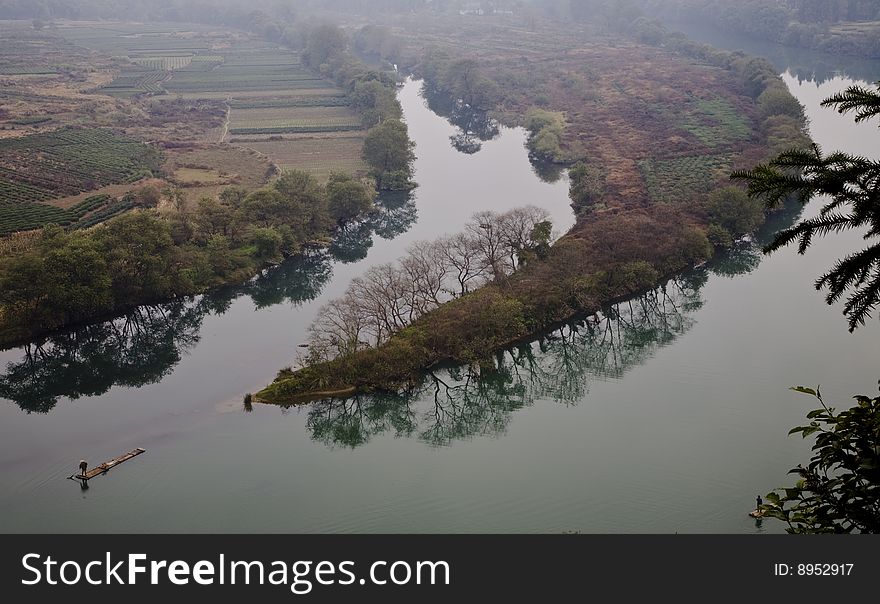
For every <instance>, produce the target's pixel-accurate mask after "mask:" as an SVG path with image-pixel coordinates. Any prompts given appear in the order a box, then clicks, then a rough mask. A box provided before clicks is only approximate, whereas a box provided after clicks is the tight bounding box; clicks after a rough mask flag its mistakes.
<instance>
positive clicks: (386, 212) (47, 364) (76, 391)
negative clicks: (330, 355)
mask: <svg viewBox="0 0 880 604" xmlns="http://www.w3.org/2000/svg"><path fill="white" fill-rule="evenodd" d="M376 207H377V210H378V211H377V212H376V213H374V214H372V215H370V216H369V217H368V218H367V219H366V220H364V221H363V222H362V223H361V224H359V225H356V226H355V227H353V228H356V229H361V232H362V236H361V237H359V238H358V240H357V241H358V243H354V242H353V241H349V240H347V239H346V237H347V234H346V233H344V232H341V233H339V237H338V238H339V239H344V240H346V241H347V243H346V244H345V245H344V246H341V245H339V244H338V243H337V242H334V243H333V245H331V246H330V248H329V249H320V248H313V249H309V250H307V251H306V252H305V253H303V254H300V255H298V256H295V257H292V258H288V259H287V260H285V261H284V262H283V263H281V264H280V265H278V266H276V267H272V268H271V269H267V270H265V271H263V272H262V273H261V274H260V275H258V276H257V277H255V278H254V279H251V280H250V281H248V282H247V283H245V284H242V285H240V286H235V287H225V288H221V289H218V290H216V291H214V292H212V293H211V294H208V295H204V296H197V297H195V298H193V299H189V300H178V301H174V302H171V303H168V304H162V305H155V306H142V307H139V308H136V309H134V310H133V311H131V312H129V313H128V314H126V315H124V316H122V317H118V318H116V319H113V320H111V321H104V322H101V323H95V324H91V325H86V326H83V327H80V328H77V329H73V330H70V331H66V332H63V333H59V334H56V335H53V336H51V337H49V338H45V339H42V340H40V341H38V342H33V343H30V344H28V345H26V346H24V347H23V348H22V349H21V350H22V358H21V359H20V360H19V361H15V362H11V363H8V364H7V366H6V373H5V374H3V375H0V398H4V399H8V400H11V401H13V402H15V403H16V404H17V405H18V406H19V407H21V408H22V409H23V410H25V411H27V412H29V413H31V412H35V413H48V412H49V411H51V410H52V409H53V408H54V407H55V405H56V404H57V403H58V399H60V398H65V397H66V398H69V399H74V400H75V399H78V398H80V397H84V396H98V395H101V394H104V393H106V392H107V391H109V390H110V388H112V387H113V386H115V385H120V386H130V387H139V386H145V385H147V384H152V383H156V382H158V381H160V380H161V379H162V378H163V377H165V376H166V375H168V374H169V373H170V372H171V371H172V370H173V368H174V367H175V366H176V365H177V364H178V363H179V362H180V359H181V358H182V356H183V354H184V353H185V352H186V351H187V350H189V349H191V348H192V347H193V346H195V345H196V344H197V343H198V341H199V332H200V330H201V326H202V321H203V320H204V319H205V317H206V316H208V315H222V314H223V313H225V312H226V311H227V310H228V309H229V307H230V306H231V304H232V302H233V301H234V300H236V299H238V298H240V297H242V296H249V297H250V298H251V299H252V300H253V302H254V304H255V305H256V307H257V308H265V307H268V306H272V305H274V304H281V303H284V302H287V303H290V304H293V305H299V304H303V303H305V302H308V301H310V300H314V299H315V298H317V297H318V296H319V295H320V294H321V291H322V290H323V288H324V286H325V285H326V284H327V282H328V281H329V280H330V277H331V276H332V274H333V262H334V261H345V260H346V259H347V258H351V257H355V256H358V257H363V256H365V255H366V253H367V249H369V246H370V245H371V244H372V236H373V234H374V233H375V234H377V235H379V236H380V237H383V238H389V239H390V238H393V237H396V236H397V235H399V234H400V233H403V232H405V231H406V230H407V229H408V228H409V227H410V226H411V225H412V224H413V222H415V218H416V211H415V203H414V200H413V199H412V196H411V195H409V194H397V195H392V196H382V197H380V198H379V199H377V202H376ZM358 246H359V247H358ZM341 249H344V250H345V253H344V254H343V253H342V252H339V254H338V255H337V254H336V253H335V252H336V251H338V250H341Z"/></svg>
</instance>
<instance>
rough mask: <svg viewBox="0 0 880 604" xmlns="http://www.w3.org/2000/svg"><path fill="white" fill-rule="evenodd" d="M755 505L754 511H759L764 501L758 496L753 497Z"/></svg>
mask: <svg viewBox="0 0 880 604" xmlns="http://www.w3.org/2000/svg"><path fill="white" fill-rule="evenodd" d="M755 504H756V505H755V509H756V510H760V509H761V506H762V505H764V500H763V499H761V496H760V495H758V496H757V497H755Z"/></svg>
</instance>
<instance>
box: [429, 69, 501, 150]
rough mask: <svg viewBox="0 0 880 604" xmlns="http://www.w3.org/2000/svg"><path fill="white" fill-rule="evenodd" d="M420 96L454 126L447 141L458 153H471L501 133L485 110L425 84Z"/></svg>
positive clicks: (430, 107)
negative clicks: (476, 108)
mask: <svg viewBox="0 0 880 604" xmlns="http://www.w3.org/2000/svg"><path fill="white" fill-rule="evenodd" d="M422 97H423V98H424V99H425V101H426V102H427V103H428V109H430V110H431V111H433V112H434V113H436V114H437V115H439V116H441V117H444V118H446V121H448V122H449V123H450V124H451V125H453V126H455V129H456V130H455V134H453V135H452V136H450V137H449V142H450V143H451V144H452V146H453V148H454V149H455V150H456V151H458V152H460V153H465V154H467V155H473V154H474V153H477V152H478V151H479V150H480V149H482V148H483V143H484V142H485V141H490V140H492V139H494V138H495V137H497V136H498V135H499V134H500V133H501V129H500V127H499V125H498V122H497V121H495V120H494V119H492V118H491V117H489V113H488V112H486V111H475V110H474V109H472V108H471V107H468V106H467V105H464V104H462V103H461V102H458V101H456V100H454V99H452V98H451V97H449V96H448V95H446V94H443V93H440V92H437V91H436V90H434V89H433V88H431V87H430V86H427V85H422Z"/></svg>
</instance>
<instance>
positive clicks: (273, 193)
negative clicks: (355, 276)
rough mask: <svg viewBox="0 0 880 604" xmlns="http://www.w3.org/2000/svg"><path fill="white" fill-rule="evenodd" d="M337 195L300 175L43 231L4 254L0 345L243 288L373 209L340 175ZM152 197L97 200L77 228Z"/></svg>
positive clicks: (84, 206) (85, 205)
mask: <svg viewBox="0 0 880 604" xmlns="http://www.w3.org/2000/svg"><path fill="white" fill-rule="evenodd" d="M330 188H331V189H333V191H332V193H328V190H327V188H325V187H323V186H321V184H320V183H318V182H317V181H316V180H315V178H314V177H313V176H311V175H310V174H308V173H305V172H298V171H293V172H287V173H285V174H283V175H282V176H281V177H280V178H278V179H277V180H276V181H275V182H274V183H273V184H272V186H271V187H270V188H266V189H262V190H258V191H255V192H253V193H250V194H247V193H246V192H245V191H244V190H242V189H241V188H240V187H230V188H229V189H227V190H225V191H224V192H223V193H222V194H221V195H220V196H219V198H218V199H213V198H205V199H202V200H201V201H200V202H199V204H198V206H197V208H196V209H195V210H194V211H193V210H189V211H185V210H184V209H183V208H181V209H179V210H178V211H176V212H174V213H172V214H170V215H167V216H165V215H160V214H159V213H157V212H156V211H153V210H143V211H134V212H128V213H126V214H124V215H122V216H119V217H117V218H115V219H113V220H109V221H107V222H106V223H105V224H103V225H101V226H100V227H99V228H96V229H93V230H89V231H72V232H65V231H63V230H62V229H61V228H59V227H55V226H50V227H46V228H45V229H44V230H43V233H42V236H41V237H40V240H39V244H38V245H36V246H35V247H34V248H33V249H31V250H29V251H27V252H25V253H22V254H19V255H17V256H15V257H9V258H4V257H0V334H2V335H0V341H5V340H6V339H7V338H8V339H16V340H18V339H22V338H26V337H28V336H29V335H36V334H40V333H44V332H46V331H49V330H52V329H56V328H58V327H61V326H64V325H69V324H71V323H77V322H81V321H85V320H88V319H91V318H94V317H97V316H101V315H103V314H107V313H111V312H114V311H118V310H121V309H125V308H129V307H132V306H136V305H140V304H147V303H152V302H157V301H160V300H165V299H168V298H176V297H179V296H183V295H189V294H194V293H197V292H201V291H204V290H206V289H208V288H210V287H214V286H217V285H221V284H224V283H231V282H238V281H242V280H244V279H246V278H247V277H249V276H251V275H253V274H254V273H255V272H256V271H257V270H259V269H260V268H261V267H262V266H264V264H265V263H266V262H271V261H274V260H276V259H277V258H279V257H280V255H281V254H282V253H292V252H296V251H299V250H300V249H301V248H302V246H303V245H304V244H305V243H306V242H308V241H310V240H314V239H317V238H323V237H326V236H327V235H328V234H329V232H330V230H331V229H332V228H334V225H336V224H339V223H344V222H346V221H349V220H353V219H356V218H358V217H359V216H360V215H361V212H363V211H366V210H368V209H369V207H370V206H371V195H370V192H369V190H368V189H367V187H365V186H364V185H363V184H362V183H360V182H357V181H353V180H351V179H349V178H348V177H343V176H336V177H334V178H333V179H331V187H330ZM153 198H154V191H152V190H150V189H149V188H144V189H140V190H138V191H135V192H133V193H131V194H129V195H128V196H126V197H125V198H123V200H122V201H121V202H120V203H117V204H113V203H111V202H112V199H111V198H109V197H106V196H96V197H92V198H89V199H86V200H84V201H83V202H80V204H77V205H75V206H73V207H72V208H71V209H69V210H67V212H68V213H69V214H70V215H71V216H76V215H84V216H86V218H85V219H84V220H82V221H80V222H77V223H76V225H77V226H83V225H86V224H88V223H89V221H92V220H103V219H104V217H105V214H106V213H109V212H114V211H116V210H117V208H119V207H123V208H126V209H128V208H134V207H135V206H144V205H147V204H149V203H151V200H152V199H153ZM328 199H330V200H332V201H333V202H334V203H333V204H330V203H329V202H328ZM365 201H366V203H364V202H365ZM45 207H49V206H45ZM331 207H332V208H333V211H332V213H331Z"/></svg>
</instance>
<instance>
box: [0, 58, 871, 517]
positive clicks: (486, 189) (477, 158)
mask: <svg viewBox="0 0 880 604" xmlns="http://www.w3.org/2000/svg"><path fill="white" fill-rule="evenodd" d="M785 67H787V66H786V65H780V70H781V71H782V70H784V69H785ZM871 69H873V70H874V71H872V72H870V73H865V72H860V75H861V77H866V78H873V79H880V66H878V65H876V64H874V65H873V66H871ZM839 71H840V73H838V74H837V75H836V76H834V77H833V78H831V79H821V78H820V79H821V81H820V80H816V79H810V78H804V77H803V75H802V74H801V75H800V77H798V76H797V75H794V74H793V73H791V72H789V73H786V75H785V79H786V83H787V84H788V85H789V87H790V88H791V89H792V92H793V93H794V94H795V95H796V96H797V97H798V98H799V99H800V100H801V102H802V103H804V104H805V105H806V107H807V110H808V114H809V117H810V119H811V123H812V131H813V136H814V138H816V139H817V140H818V141H819V142H820V143H822V144H823V145H824V146H826V147H827V148H832V147H841V148H845V149H848V150H850V151H856V152H860V153H865V154H873V155H877V154H880V135H878V132H877V131H876V129H872V128H870V127H866V126H862V127H856V126H852V125H851V121H850V120H849V119H847V118H841V117H839V116H837V115H836V114H834V113H833V112H830V111H828V110H822V109H820V108H819V107H818V103H819V101H820V100H821V99H822V98H824V97H825V96H827V95H828V94H829V93H831V92H833V91H836V90H839V89H840V88H842V87H844V86H846V85H847V84H849V83H851V82H852V80H851V79H849V77H848V75H847V74H846V72H845V70H843V69H841V70H839ZM400 97H401V101H402V103H403V106H404V111H405V115H406V119H407V122H408V123H409V126H410V132H411V135H412V137H413V139H414V140H415V141H416V144H417V154H418V161H417V163H416V180H417V181H418V182H419V184H420V187H419V188H418V189H417V190H416V191H415V193H414V195H413V196H412V198H411V199H406V198H388V199H385V200H384V201H383V203H384V207H385V211H384V212H383V214H382V215H381V216H379V217H378V218H376V219H375V220H374V221H373V222H372V223H371V224H369V225H364V226H363V227H362V228H360V229H352V231H351V232H350V233H347V234H346V236H345V237H343V238H341V239H340V241H338V242H337V245H336V246H335V247H334V249H333V250H332V252H333V254H330V253H317V252H316V253H315V254H312V255H311V256H309V257H308V258H305V259H298V260H294V261H291V262H288V263H286V264H285V265H284V266H282V267H281V268H280V269H279V270H277V271H274V272H272V273H270V274H268V275H266V276H264V277H262V278H260V279H257V280H255V281H254V282H253V283H250V284H248V285H247V286H244V287H241V288H235V289H232V290H228V291H226V292H221V293H219V294H217V295H213V296H208V297H204V298H202V299H200V300H198V301H196V302H194V303H192V304H188V305H181V306H179V307H174V306H171V307H165V308H162V309H153V310H150V311H147V310H146V309H145V310H144V311H142V312H141V313H140V314H139V315H137V316H132V317H129V318H127V319H124V320H119V321H116V322H115V323H113V324H104V325H98V326H93V327H91V328H88V329H83V330H79V331H78V332H76V333H73V334H70V335H68V336H65V337H62V338H56V339H54V340H52V341H50V342H47V343H46V344H44V345H43V346H41V347H35V346H30V347H27V348H26V349H15V350H9V351H5V352H2V353H0V367H4V368H5V375H3V376H2V377H0V393H2V395H0V396H7V397H8V400H7V399H0V478H2V482H3V485H4V489H3V491H2V492H0V531H3V532H26V531H36V532H88V531H106V532H120V531H137V532H167V531H181V532H184V531H204V532H221V531H242V532H257V531H265V532H380V531H389V532H470V531H502V532H526V531H542V532H560V531H573V530H577V531H582V532H676V531H677V532H756V531H771V532H772V531H780V530H781V526H779V525H778V524H775V523H772V522H765V523H763V526H756V524H755V522H754V521H753V520H751V519H749V518H748V517H747V516H746V515H745V512H747V511H748V509H750V506H751V505H753V501H754V496H755V494H757V493H765V492H767V491H768V490H769V489H772V488H773V487H776V486H779V485H782V484H784V483H786V482H787V481H788V478H787V477H786V475H785V473H786V471H787V470H788V469H789V468H790V467H792V466H793V465H795V464H796V463H798V462H801V461H804V460H806V459H807V457H808V455H809V446H808V443H807V442H802V441H801V440H799V439H794V438H787V437H786V433H787V432H788V430H789V428H790V427H792V426H793V425H796V424H797V423H798V422H800V421H801V418H802V417H803V414H804V413H805V412H806V411H807V410H809V409H811V408H812V405H813V402H812V401H811V400H810V399H808V398H806V397H804V396H802V395H796V394H794V393H791V392H789V391H788V390H787V387H788V386H791V385H795V384H808V385H815V384H817V383H821V384H822V387H823V391H824V392H825V393H826V395H827V397H828V398H829V399H831V400H836V401H840V404H844V402H845V400H846V399H847V397H849V396H850V395H852V394H856V393H859V392H866V393H867V392H871V391H873V390H874V389H875V388H876V385H877V378H878V377H880V371H878V369H880V367H878V359H880V339H878V329H877V326H876V325H875V324H871V325H869V326H868V327H867V328H865V329H862V330H859V331H858V332H857V333H856V334H854V335H851V334H849V333H847V331H846V323H845V320H844V319H843V317H842V316H841V315H840V314H839V311H840V309H839V308H828V307H827V306H825V304H824V302H823V300H822V297H821V296H820V295H819V294H817V293H816V292H815V290H814V289H813V288H812V286H811V283H812V282H813V280H814V278H815V277H816V276H817V275H818V274H819V273H820V272H821V271H822V270H823V269H824V268H826V267H827V266H828V265H829V264H830V263H831V261H832V260H833V259H834V258H835V257H837V256H838V255H840V254H841V253H843V252H845V251H846V250H848V249H851V248H852V247H853V246H854V245H856V244H858V242H859V240H858V238H857V237H856V238H849V239H846V238H840V239H836V240H828V241H820V242H818V243H816V244H815V245H814V249H811V251H810V253H809V254H808V255H807V256H805V257H799V256H797V255H796V254H795V253H794V252H793V251H789V250H786V251H783V252H780V253H778V254H776V255H774V256H772V257H770V258H768V259H762V258H761V257H760V255H759V254H758V253H757V252H756V251H755V250H754V249H749V248H744V249H741V250H738V251H737V252H736V253H735V254H732V255H731V257H729V258H726V259H723V260H721V261H719V262H717V263H715V264H713V265H712V266H711V267H710V268H709V269H708V270H705V271H701V272H694V273H693V274H689V275H685V276H683V277H681V278H680V279H677V280H675V281H673V282H670V283H669V284H667V285H666V287H664V288H661V289H658V290H657V291H655V292H652V293H651V294H649V295H647V296H645V297H643V298H640V299H638V300H634V301H633V302H631V303H627V304H624V305H621V306H620V307H618V308H616V309H610V310H609V311H608V312H606V313H605V314H604V315H602V316H601V317H600V318H598V319H592V320H590V321H588V322H586V323H582V324H580V325H578V326H572V327H568V328H565V329H563V330H561V331H559V332H556V333H554V334H550V335H549V336H548V337H546V338H544V339H542V340H541V341H539V342H535V343H533V344H532V345H531V346H528V347H524V348H522V349H519V350H516V351H512V352H508V353H505V354H504V355H502V357H501V358H500V359H499V363H500V367H501V371H499V373H498V375H495V376H492V377H491V378H487V379H483V380H477V379H474V378H471V379H468V376H467V374H466V373H465V372H461V371H445V372H441V373H438V374H437V375H435V376H431V377H430V378H429V379H428V380H427V381H426V383H425V386H424V389H423V390H422V391H421V392H417V393H412V394H410V395H407V396H399V397H384V398H373V397H362V398H359V399H353V400H348V401H335V402H324V403H320V404H315V405H310V406H306V407H300V408H294V409H289V410H282V409H279V408H275V407H266V406H259V405H257V406H255V407H254V409H253V411H252V412H249V413H246V412H244V410H243V409H242V406H241V396H242V394H243V393H244V392H247V391H254V390H257V389H258V388H260V387H261V386H262V385H264V384H265V383H267V382H268V381H270V380H271V378H272V377H273V375H274V372H275V370H276V369H277V368H278V367H279V366H280V365H282V364H283V363H285V362H291V361H292V360H293V359H294V358H295V357H296V354H297V350H298V348H297V346H298V344H300V343H302V342H303V341H305V330H306V327H307V326H308V324H309V322H310V321H311V320H312V318H313V317H314V316H315V313H316V312H317V310H318V308H319V307H320V306H321V304H323V303H324V302H326V301H327V300H328V299H330V298H332V297H335V296H338V295H339V294H340V293H342V292H343V291H344V289H345V288H346V286H347V285H348V283H349V282H350V280H351V279H352V278H353V277H355V276H357V275H359V274H362V273H363V272H364V271H365V270H366V268H368V267H369V266H371V265H373V264H377V263H382V262H388V261H391V260H394V259H396V258H397V257H399V256H400V255H401V254H402V253H403V252H404V250H405V249H406V247H407V245H409V244H410V243H412V242H413V241H417V240H422V239H431V238H434V237H437V236H439V235H442V234H444V233H451V232H455V231H458V230H460V229H461V227H462V225H463V224H464V223H465V222H466V220H467V219H468V217H469V216H470V215H471V214H472V213H473V212H475V211H478V210H482V209H494V210H503V209H505V208H509V207H514V206H518V205H523V204H527V203H533V204H536V205H540V206H542V207H545V208H547V209H548V211H550V213H551V214H552V216H553V221H554V224H555V225H556V226H557V228H558V229H559V230H560V231H564V230H565V229H567V228H568V227H569V226H570V224H571V221H572V218H571V212H570V209H569V207H568V200H567V183H566V182H565V181H564V180H558V181H557V182H555V183H547V182H543V181H542V180H541V179H540V178H538V176H537V175H536V174H535V173H534V172H533V171H532V169H531V167H530V165H529V163H528V159H527V157H526V153H525V150H524V148H523V141H524V136H523V133H522V132H521V131H518V130H509V129H501V131H500V132H499V133H498V134H497V136H495V137H494V138H491V135H492V134H493V133H492V132H488V133H486V132H483V131H482V129H481V128H480V127H476V128H475V130H477V131H478V136H476V137H468V136H463V134H462V132H461V130H460V129H458V128H456V127H454V126H452V125H450V123H449V122H447V121H446V120H445V119H443V118H441V117H439V116H438V115H436V114H434V113H432V112H431V111H430V110H429V109H428V108H427V106H426V104H425V102H424V100H423V99H422V98H421V97H420V95H419V84H418V83H416V82H408V83H407V84H406V85H405V87H404V88H403V89H402V91H401V93H400ZM453 121H455V123H459V121H458V120H453ZM490 130H491V129H490ZM479 138H489V139H491V140H485V141H482V142H481V144H480V141H479V140H476V141H475V140H474V139H479ZM463 139H468V140H463ZM451 143H455V146H456V147H457V148H458V149H461V150H466V151H469V152H470V153H462V152H460V151H459V150H456V148H454V147H453V145H452V144H451ZM476 146H481V148H480V149H479V150H478V151H477V150H476ZM474 151H476V152H474ZM814 211H816V207H815V206H814V207H810V208H808V209H807V213H810V212H814ZM765 235H766V233H765ZM371 236H372V237H371ZM315 296H316V297H315ZM135 446H142V447H145V448H146V449H147V450H148V452H147V454H146V455H143V456H141V457H139V458H138V459H136V460H134V461H131V462H129V463H128V464H126V465H125V466H123V467H121V468H119V469H117V470H115V471H114V472H111V473H110V474H109V475H107V476H105V477H101V478H98V479H95V480H93V481H92V484H91V488H89V489H88V490H85V491H82V490H81V489H80V487H79V486H78V485H77V484H76V483H74V482H72V481H68V480H65V477H66V476H68V475H69V474H71V473H72V471H73V470H74V469H75V467H74V466H75V464H76V462H77V461H78V460H79V459H80V458H82V457H84V456H85V457H87V458H88V459H89V460H90V461H92V462H93V463H95V462H98V461H101V460H103V459H107V458H109V457H112V456H114V455H117V454H119V453H121V452H123V451H127V450H129V449H130V448H132V447H135Z"/></svg>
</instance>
